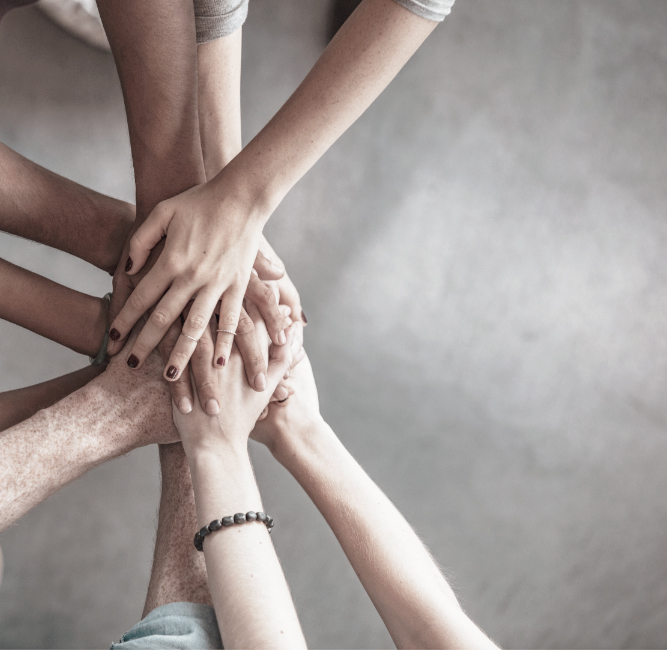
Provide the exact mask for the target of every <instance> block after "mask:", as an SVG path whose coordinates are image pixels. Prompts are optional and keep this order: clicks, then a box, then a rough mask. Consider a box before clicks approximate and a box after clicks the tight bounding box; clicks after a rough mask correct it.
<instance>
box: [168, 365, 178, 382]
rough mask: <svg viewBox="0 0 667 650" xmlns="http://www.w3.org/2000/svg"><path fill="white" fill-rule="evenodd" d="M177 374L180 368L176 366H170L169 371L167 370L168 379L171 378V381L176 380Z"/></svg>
mask: <svg viewBox="0 0 667 650" xmlns="http://www.w3.org/2000/svg"><path fill="white" fill-rule="evenodd" d="M177 374H178V368H177V367H176V366H169V370H167V377H169V379H174V378H175V377H176V375H177Z"/></svg>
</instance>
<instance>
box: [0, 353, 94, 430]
mask: <svg viewBox="0 0 667 650" xmlns="http://www.w3.org/2000/svg"><path fill="white" fill-rule="evenodd" d="M103 370H104V368H103V367H102V366H97V367H93V366H86V367H85V368H81V370H75V371H74V372H70V373H69V374H67V375H64V376H62V377H56V378H55V379H50V380H49V381H45V382H42V383H41V384H35V385H34V386H27V387H25V388H17V389H16V390H10V391H6V392H4V393H0V431H4V430H5V429H9V427H13V426H14V425H16V424H18V423H19V422H23V421H24V420H27V419H28V418H29V417H32V416H33V415H34V414H35V413H37V411H41V410H42V409H45V408H48V407H49V406H53V404H55V403H56V402H58V401H59V400H61V399H63V398H65V397H67V396H68V395H70V394H71V393H73V392H74V391H76V390H79V388H82V387H83V386H85V385H86V384H87V383H88V382H90V381H92V380H93V379H95V377H97V376H98V375H99V374H100V373H101V372H102V371H103Z"/></svg>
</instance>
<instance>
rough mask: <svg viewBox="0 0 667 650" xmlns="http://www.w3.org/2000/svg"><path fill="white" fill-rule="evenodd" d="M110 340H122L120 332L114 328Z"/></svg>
mask: <svg viewBox="0 0 667 650" xmlns="http://www.w3.org/2000/svg"><path fill="white" fill-rule="evenodd" d="M109 338H110V339H111V340H112V341H117V340H118V339H119V338H120V332H119V331H118V330H117V329H116V328H115V327H114V328H113V329H112V330H111V331H110V332H109Z"/></svg>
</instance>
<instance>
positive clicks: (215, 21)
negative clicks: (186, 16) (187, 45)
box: [194, 0, 248, 45]
mask: <svg viewBox="0 0 667 650" xmlns="http://www.w3.org/2000/svg"><path fill="white" fill-rule="evenodd" d="M194 4H195V22H196V25H197V44H198V45H201V44H202V43H208V42H209V41H214V40H216V39H217V38H222V37H223V36H229V34H231V33H232V32H235V31H236V30H237V29H238V28H239V27H241V25H243V23H244V22H245V19H246V17H247V16H248V0H194Z"/></svg>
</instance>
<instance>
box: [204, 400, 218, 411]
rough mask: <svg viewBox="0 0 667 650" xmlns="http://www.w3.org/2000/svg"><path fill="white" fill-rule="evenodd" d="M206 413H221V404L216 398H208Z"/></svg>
mask: <svg viewBox="0 0 667 650" xmlns="http://www.w3.org/2000/svg"><path fill="white" fill-rule="evenodd" d="M206 413H208V414H209V415H217V414H218V413H220V404H218V402H217V401H216V400H214V399H210V400H208V402H206Z"/></svg>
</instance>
